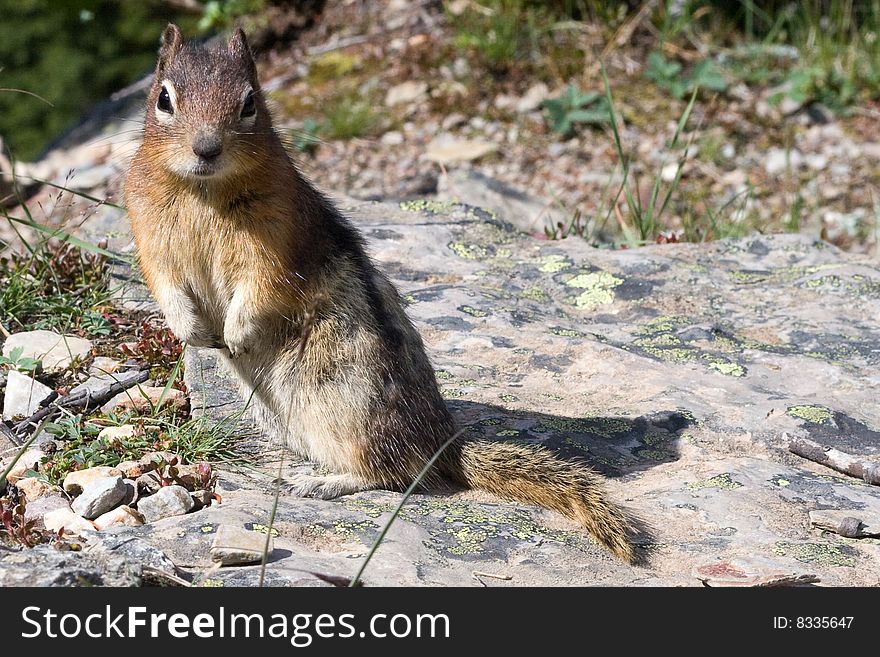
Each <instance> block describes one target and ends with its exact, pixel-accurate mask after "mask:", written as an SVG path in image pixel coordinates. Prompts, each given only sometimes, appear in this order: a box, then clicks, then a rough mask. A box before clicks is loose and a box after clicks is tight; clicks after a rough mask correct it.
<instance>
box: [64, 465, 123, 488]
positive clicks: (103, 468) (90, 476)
mask: <svg viewBox="0 0 880 657" xmlns="http://www.w3.org/2000/svg"><path fill="white" fill-rule="evenodd" d="M121 475H122V472H120V471H119V470H118V469H117V468H111V467H110V466H107V465H98V466H95V467H94V468H86V469H84V470H74V471H73V472H68V473H67V475H66V476H65V477H64V483H63V485H62V487H63V488H64V492H65V493H67V494H68V495H79V494H80V493H82V491H83V490H84V489H85V488H86V486H88V485H89V484H90V483H92V482H93V481H95V480H96V479H101V478H103V477H119V476H121Z"/></svg>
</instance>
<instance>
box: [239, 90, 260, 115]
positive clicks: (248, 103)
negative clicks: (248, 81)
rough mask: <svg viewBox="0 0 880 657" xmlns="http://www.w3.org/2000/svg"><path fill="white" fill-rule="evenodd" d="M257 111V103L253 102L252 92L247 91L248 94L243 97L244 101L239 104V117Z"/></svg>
mask: <svg viewBox="0 0 880 657" xmlns="http://www.w3.org/2000/svg"><path fill="white" fill-rule="evenodd" d="M256 113H257V105H256V103H255V102H254V92H253V91H249V92H248V95H247V96H245V97H244V103H243V104H242V106H241V115H240V116H241V118H243V119H246V118H248V117H249V116H253V115H254V114H256Z"/></svg>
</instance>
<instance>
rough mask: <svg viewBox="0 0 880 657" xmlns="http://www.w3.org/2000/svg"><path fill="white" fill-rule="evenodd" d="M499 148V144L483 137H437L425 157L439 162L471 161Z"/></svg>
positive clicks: (429, 146) (430, 144)
mask: <svg viewBox="0 0 880 657" xmlns="http://www.w3.org/2000/svg"><path fill="white" fill-rule="evenodd" d="M496 150H498V145H497V144H494V143H492V142H490V141H483V140H481V139H461V140H458V139H452V140H439V139H435V140H433V141H431V143H429V144H428V147H427V150H426V151H425V155H424V157H425V159H426V160H430V161H431V162H437V163H438V164H451V163H453V162H470V161H472V160H478V159H480V158H481V157H484V156H486V155H488V154H490V153H494V152H495V151H496Z"/></svg>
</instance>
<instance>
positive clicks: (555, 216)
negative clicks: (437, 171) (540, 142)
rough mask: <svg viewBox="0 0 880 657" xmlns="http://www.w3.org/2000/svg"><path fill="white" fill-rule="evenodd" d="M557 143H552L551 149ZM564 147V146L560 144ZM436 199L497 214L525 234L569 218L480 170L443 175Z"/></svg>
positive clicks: (462, 170) (455, 171) (552, 205)
mask: <svg viewBox="0 0 880 657" xmlns="http://www.w3.org/2000/svg"><path fill="white" fill-rule="evenodd" d="M553 145H556V144H551V146H553ZM558 145H559V146H561V147H563V148H564V147H565V145H564V144H558ZM437 198H438V199H440V200H444V201H457V202H459V203H466V204H467V205H474V206H478V207H481V208H485V209H487V210H492V211H493V212H496V213H497V214H498V216H499V217H500V218H501V219H503V220H505V221H510V222H511V223H512V224H513V225H514V226H516V227H517V228H519V229H520V230H522V231H525V232H530V233H531V232H539V233H540V232H543V230H544V227H545V226H548V225H555V224H556V222H557V221H562V220H564V219H566V217H565V215H564V213H563V212H561V211H560V209H559V208H558V207H556V206H555V205H554V204H553V203H548V202H545V201H541V200H539V199H537V198H534V197H533V196H530V195H529V194H527V193H525V192H523V191H520V190H518V189H514V188H513V187H511V186H509V185H506V184H504V183H502V182H500V181H498V180H495V179H494V178H491V177H489V176H487V175H484V174H482V173H480V172H479V171H473V170H466V169H454V170H452V171H449V172H448V173H447V174H446V175H444V176H440V178H439V180H438V183H437Z"/></svg>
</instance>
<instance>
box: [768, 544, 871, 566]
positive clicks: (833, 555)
mask: <svg viewBox="0 0 880 657" xmlns="http://www.w3.org/2000/svg"><path fill="white" fill-rule="evenodd" d="M773 551H774V552H775V553H776V554H778V555H780V556H791V557H793V558H794V559H797V560H798V561H801V562H803V563H809V564H819V565H823V566H848V567H852V566H855V565H856V558H855V556H853V555H852V554H848V553H847V552H848V551H849V550H846V551H845V550H844V548H842V547H841V546H839V545H834V544H832V543H788V542H785V541H778V542H777V543H776V545H775V547H774V548H773Z"/></svg>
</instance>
